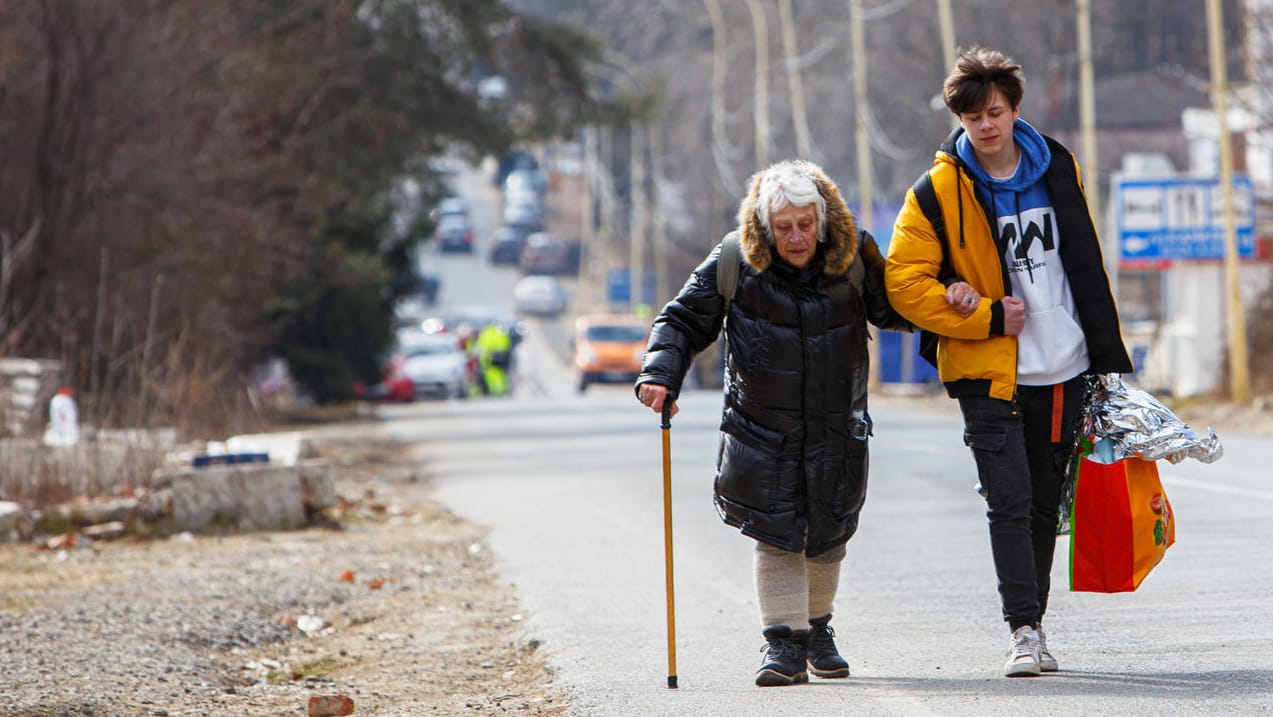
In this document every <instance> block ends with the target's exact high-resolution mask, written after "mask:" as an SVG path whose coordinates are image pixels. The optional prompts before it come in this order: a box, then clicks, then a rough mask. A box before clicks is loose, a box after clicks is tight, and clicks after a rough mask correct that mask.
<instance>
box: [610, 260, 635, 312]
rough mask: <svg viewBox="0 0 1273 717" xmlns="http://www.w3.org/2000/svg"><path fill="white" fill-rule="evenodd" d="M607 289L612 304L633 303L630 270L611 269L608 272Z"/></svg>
mask: <svg viewBox="0 0 1273 717" xmlns="http://www.w3.org/2000/svg"><path fill="white" fill-rule="evenodd" d="M606 289H607V292H606V293H607V294H608V295H609V298H610V303H611V304H627V303H628V302H630V301H632V277H631V274H630V273H629V272H628V270H627V269H626V268H625V269H611V270H610V271H608V272H606Z"/></svg>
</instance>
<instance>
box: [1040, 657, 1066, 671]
mask: <svg viewBox="0 0 1273 717" xmlns="http://www.w3.org/2000/svg"><path fill="white" fill-rule="evenodd" d="M1060 670H1061V666H1060V665H1058V664H1056V660H1053V661H1052V662H1040V663H1039V671H1040V672H1059V671H1060Z"/></svg>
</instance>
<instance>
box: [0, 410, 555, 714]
mask: <svg viewBox="0 0 1273 717" xmlns="http://www.w3.org/2000/svg"><path fill="white" fill-rule="evenodd" d="M324 433H326V431H325V432H324ZM320 446H321V450H322V453H323V455H324V456H325V457H328V458H330V459H332V460H333V461H334V462H335V464H336V465H337V466H338V478H337V488H338V492H339V493H340V495H341V496H342V497H343V498H344V499H345V500H344V502H343V504H342V510H341V512H340V514H339V515H336V516H333V517H334V518H336V520H335V521H334V522H333V526H328V527H316V528H309V529H306V530H301V531H295V532H275V533H253V534H238V535H224V536H174V537H172V538H167V539H162V540H120V541H114V542H97V543H94V544H93V545H92V546H91V547H85V548H76V549H72V550H66V551H46V550H36V549H35V548H33V547H32V546H31V545H26V544H19V545H14V544H3V545H0V665H3V669H2V670H0V714H4V715H9V716H11V717H25V716H36V715H39V716H46V715H48V716H52V715H59V716H60V715H139V716H151V715H167V716H170V717H176V716H178V715H244V716H249V717H250V716H255V715H303V714H306V705H307V703H308V700H309V698H310V697H311V696H313V695H335V694H346V695H349V696H350V697H351V698H352V699H353V701H354V705H355V711H354V714H355V715H422V714H428V715H471V714H519V715H565V714H567V711H568V701H567V697H566V695H565V694H564V693H562V692H560V691H559V690H557V689H556V688H554V686H553V683H552V676H551V674H550V673H549V672H548V670H547V668H546V667H545V665H544V664H543V662H542V660H540V659H539V657H538V656H537V654H536V651H535V646H536V645H535V643H534V641H533V640H527V639H526V638H525V637H524V636H523V635H522V632H521V630H520V629H519V628H520V623H519V620H520V615H519V608H518V605H517V601H516V597H515V595H514V593H513V590H512V588H511V587H510V586H509V585H507V584H505V583H502V582H501V581H500V579H499V577H498V576H497V574H496V572H495V567H494V559H493V556H491V555H490V554H489V553H488V552H487V551H486V550H485V548H484V547H483V540H484V534H483V531H482V530H480V529H479V528H477V527H475V526H473V525H470V524H468V523H466V522H464V521H462V520H460V519H458V518H457V517H456V516H454V515H452V514H450V513H449V512H447V511H446V510H445V509H444V508H443V507H442V506H440V505H438V504H437V503H436V502H435V501H434V500H433V499H432V498H431V490H430V487H429V482H428V479H427V476H425V475H424V473H423V471H422V469H421V467H420V465H419V462H418V461H417V460H415V459H414V458H413V456H412V454H411V452H410V448H409V447H407V446H401V445H392V444H387V443H376V442H374V441H373V442H368V441H366V440H363V439H360V440H358V441H357V442H353V441H349V442H344V443H342V442H333V441H329V440H320Z"/></svg>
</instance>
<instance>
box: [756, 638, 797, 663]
mask: <svg viewBox="0 0 1273 717" xmlns="http://www.w3.org/2000/svg"><path fill="white" fill-rule="evenodd" d="M760 651H761V652H764V653H765V658H766V659H768V660H774V661H787V660H794V659H796V657H798V656H799V655H800V648H799V646H797V645H796V641H795V640H791V639H780V640H778V641H777V642H766V643H765V644H764V645H761V646H760Z"/></svg>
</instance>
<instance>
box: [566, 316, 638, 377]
mask: <svg viewBox="0 0 1273 717" xmlns="http://www.w3.org/2000/svg"><path fill="white" fill-rule="evenodd" d="M649 334H650V321H649V319H644V318H641V317H640V316H635V315H631V314H592V315H588V316H580V317H579V318H577V319H575V338H574V345H575V369H576V370H577V371H578V372H579V391H580V393H582V392H584V391H586V390H588V384H590V383H615V382H618V383H622V382H628V383H631V382H632V381H635V380H636V377H637V374H639V373H640V372H641V358H642V356H643V355H644V354H645V343H646V340H647V339H648V337H649Z"/></svg>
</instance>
